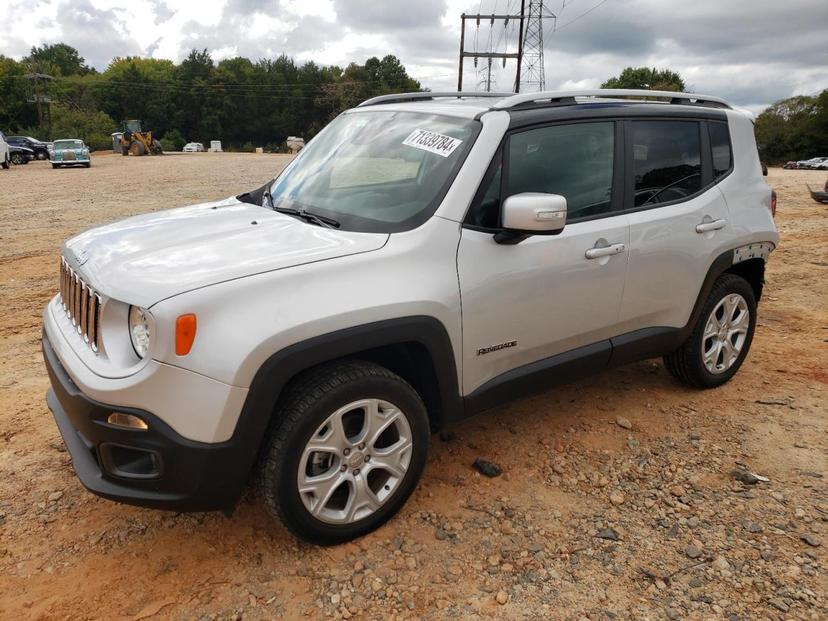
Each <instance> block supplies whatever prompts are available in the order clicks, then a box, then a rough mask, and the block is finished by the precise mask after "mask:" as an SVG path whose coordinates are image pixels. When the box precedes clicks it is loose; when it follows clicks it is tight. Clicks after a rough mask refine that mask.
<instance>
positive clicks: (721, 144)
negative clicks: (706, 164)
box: [707, 122, 733, 181]
mask: <svg viewBox="0 0 828 621" xmlns="http://www.w3.org/2000/svg"><path fill="white" fill-rule="evenodd" d="M707 130H708V132H709V133H710V151H711V156H712V157H711V160H712V162H713V179H714V181H715V180H718V179H720V178H721V177H724V176H725V175H726V174H727V173H728V171H729V170H730V166H731V164H732V161H733V156H732V154H731V149H730V129H729V128H728V126H727V125H726V124H725V123H713V122H709V123H708V124H707Z"/></svg>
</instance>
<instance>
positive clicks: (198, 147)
mask: <svg viewBox="0 0 828 621" xmlns="http://www.w3.org/2000/svg"><path fill="white" fill-rule="evenodd" d="M181 150H182V151H183V152H184V153H203V152H204V145H203V144H201V143H200V142H188V143H187V144H185V145H184V148H183V149H181Z"/></svg>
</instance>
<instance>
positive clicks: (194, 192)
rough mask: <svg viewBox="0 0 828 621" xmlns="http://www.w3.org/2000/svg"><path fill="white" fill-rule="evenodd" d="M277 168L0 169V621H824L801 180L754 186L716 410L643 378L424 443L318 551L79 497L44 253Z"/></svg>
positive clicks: (240, 163)
mask: <svg viewBox="0 0 828 621" xmlns="http://www.w3.org/2000/svg"><path fill="white" fill-rule="evenodd" d="M287 161H289V158H287V157H286V156H256V155H246V154H245V155H242V154H236V155H234V154H192V155H186V156H184V155H176V156H168V157H162V158H149V157H147V158H142V159H134V158H128V159H127V158H121V157H120V156H114V155H103V154H102V155H98V156H96V157H94V160H93V166H92V168H91V169H89V170H84V169H77V170H54V171H53V170H52V169H51V168H50V167H49V166H48V164H43V163H32V164H29V165H28V166H22V167H13V168H12V170H11V171H0V242H2V243H0V296H1V297H0V300H1V301H2V305H0V308H2V310H3V313H2V317H0V348H1V349H0V353H2V355H0V443H2V444H0V446H2V451H0V482H2V483H0V618H4V619H21V618H34V619H72V620H75V619H148V618H172V619H271V618H277V617H281V618H288V619H292V618H337V619H339V618H343V619H394V618H397V619H454V618H456V619H475V618H480V619H489V618H497V619H572V620H575V621H581V620H582V619H590V620H592V621H597V620H599V619H639V620H644V619H664V618H667V619H704V620H707V619H727V620H729V621H736V620H743V621H747V620H753V619H767V620H774V621H781V620H787V619H814V620H817V619H825V618H828V600H827V599H826V577H825V568H824V565H825V562H826V554H825V549H826V546H828V523H826V520H828V495H827V494H826V480H825V478H824V477H825V475H826V455H828V436H827V434H826V432H827V431H828V419H826V413H827V412H828V371H826V367H828V311H826V301H827V300H828V232H826V229H825V225H826V223H828V220H826V209H828V207H826V206H822V205H817V204H816V203H814V202H813V201H811V199H810V197H809V196H808V195H807V192H806V189H805V183H806V182H809V183H814V184H816V183H819V184H820V185H821V184H822V183H823V182H824V180H825V174H824V173H818V172H810V171H787V170H785V171H783V170H778V169H772V170H771V173H770V177H769V183H770V184H771V185H773V186H774V187H775V188H776V189H777V191H778V192H779V214H778V215H777V223H778V225H779V227H780V230H781V233H782V243H781V247H780V249H779V250H778V251H777V252H775V253H774V254H773V255H772V259H771V263H770V268H769V271H768V274H767V287H766V290H765V291H766V293H765V298H764V300H763V302H762V304H761V306H760V316H759V322H758V326H757V330H756V337H755V340H754V343H753V350H752V352H751V354H750V356H749V358H748V360H747V362H746V364H745V365H744V367H743V368H742V370H741V371H740V372H739V374H738V375H737V376H736V378H735V379H734V380H733V381H732V382H730V383H729V384H728V385H726V386H724V387H722V388H720V389H717V390H714V391H707V392H699V391H695V390H690V389H686V388H684V387H682V386H680V385H679V384H677V383H676V382H675V381H673V380H672V379H671V378H670V377H669V376H668V374H667V373H666V371H665V370H664V368H663V366H662V364H661V362H660V361H657V360H652V361H646V362H642V363H638V364H634V365H631V366H629V367H626V368H622V369H617V370H614V371H612V372H607V373H604V374H602V375H599V376H597V377H594V378H591V379H589V380H588V381H586V382H584V383H583V384H581V385H578V386H566V387H562V388H558V389H555V390H554V391H550V392H547V393H545V394H541V395H536V396H531V397H527V398H525V399H523V400H521V401H519V402H517V403H515V404H513V405H511V406H508V407H504V408H500V409H498V410H495V411H492V412H490V413H487V414H484V415H481V416H479V417H477V418H475V419H472V420H470V421H467V422H465V423H463V424H461V425H457V426H454V427H452V428H450V429H446V430H444V431H443V432H442V433H441V434H440V435H439V436H435V437H434V438H433V446H432V452H431V457H430V461H429V464H428V466H427V469H426V472H425V476H424V478H423V481H422V484H421V485H420V487H419V488H418V490H417V491H416V492H415V494H414V495H413V497H412V498H411V500H410V501H409V503H408V504H407V505H406V507H405V508H404V509H403V510H402V511H401V512H400V514H399V515H398V516H397V517H396V518H395V519H393V520H392V521H391V522H390V523H389V524H388V525H386V526H385V527H383V528H381V529H380V530H379V531H377V532H375V533H374V534H372V535H370V536H367V537H365V538H363V539H361V540H359V541H357V542H355V543H351V544H348V545H344V546H339V547H336V548H317V547H312V546H307V545H304V544H301V543H298V542H297V541H296V540H294V539H293V538H292V537H291V536H290V535H289V534H288V533H287V532H286V531H285V530H284V529H283V528H282V527H281V526H280V525H278V524H276V523H274V522H272V521H271V520H269V519H268V517H267V515H266V514H265V512H264V510H263V509H262V508H261V506H260V505H259V504H258V503H257V501H256V498H255V496H254V495H253V494H252V493H250V494H248V495H247V497H246V498H245V499H244V500H243V501H242V502H241V504H240V506H239V507H238V509H237V511H236V513H235V514H234V516H233V517H232V518H230V519H228V518H226V517H224V516H223V515H220V514H174V513H164V512H157V511H150V510H144V509H139V508H134V507H127V506H122V505H118V504H114V503H111V502H108V501H105V500H101V499H98V498H96V497H94V496H92V495H91V494H89V493H88V492H86V491H85V490H84V489H83V487H82V486H81V485H80V483H79V482H78V480H77V479H76V478H75V476H74V474H73V472H72V469H71V463H70V459H69V456H68V455H67V453H66V451H65V449H64V447H63V443H62V441H61V439H60V436H59V434H58V431H57V429H56V427H55V425H54V422H53V420H52V417H51V415H50V414H49V411H48V409H47V408H46V404H45V401H44V393H45V391H46V388H47V384H48V381H47V378H46V374H45V370H44V368H43V364H42V362H41V358H40V352H39V339H40V313H41V309H42V308H43V306H44V305H45V304H46V302H47V300H48V299H49V298H50V297H51V296H52V295H54V293H55V289H56V287H57V265H58V249H59V246H60V243H61V241H62V240H64V239H65V238H67V237H68V236H70V235H73V234H75V233H77V232H79V231H81V230H83V229H85V228H87V227H89V226H92V225H94V224H97V223H102V222H106V221H112V220H115V219H119V218H122V217H124V216H127V215H131V214H135V213H140V212H145V211H152V210H156V209H163V208H167V207H174V206H178V205H184V204H188V203H192V202H198V201H202V200H209V199H213V198H219V197H222V196H226V195H230V194H235V193H239V192H241V191H244V190H246V189H250V188H253V187H257V186H258V185H260V184H261V182H262V180H263V179H266V178H267V177H268V176H270V175H272V174H273V173H275V172H276V171H277V170H279V169H280V168H281V167H283V166H284V165H285V164H286V163H287ZM477 458H482V459H486V460H489V461H491V462H494V463H495V464H497V465H498V466H499V467H501V468H502V469H503V474H501V475H500V476H497V477H494V478H486V477H483V476H481V475H480V474H478V473H477V472H476V471H475V470H474V469H473V468H472V463H473V462H474V461H475V459H477ZM751 473H755V474H759V475H762V476H764V477H767V478H768V479H769V481H759V482H755V480H753V479H751V477H750V474H751Z"/></svg>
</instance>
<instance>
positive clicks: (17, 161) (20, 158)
mask: <svg viewBox="0 0 828 621" xmlns="http://www.w3.org/2000/svg"><path fill="white" fill-rule="evenodd" d="M11 163H12V164H14V165H15V166H20V165H21V164H26V163H27V162H26V156H24V155H21V154H20V153H12V156H11Z"/></svg>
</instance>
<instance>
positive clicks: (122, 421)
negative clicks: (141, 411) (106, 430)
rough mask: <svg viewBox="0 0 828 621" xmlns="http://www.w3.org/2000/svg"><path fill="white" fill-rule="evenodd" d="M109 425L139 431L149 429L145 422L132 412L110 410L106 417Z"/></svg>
mask: <svg viewBox="0 0 828 621" xmlns="http://www.w3.org/2000/svg"><path fill="white" fill-rule="evenodd" d="M106 422H108V423H109V424H110V425H117V426H118V427H127V428H129V429H137V430H139V431H146V430H147V429H149V427H148V426H147V424H146V423H145V422H144V421H142V420H141V419H140V418H138V417H137V416H133V415H132V414H125V413H124V412H112V414H110V415H109V417H108V418H107V419H106Z"/></svg>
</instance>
